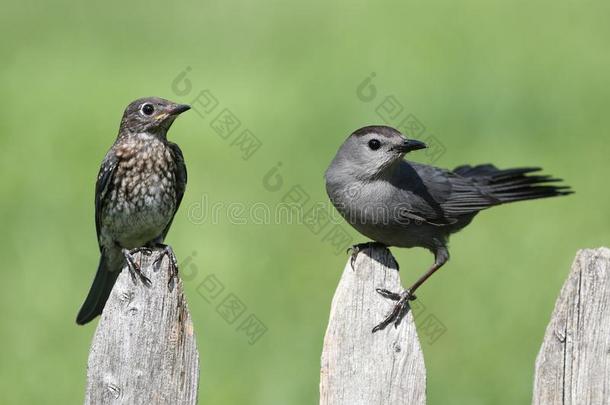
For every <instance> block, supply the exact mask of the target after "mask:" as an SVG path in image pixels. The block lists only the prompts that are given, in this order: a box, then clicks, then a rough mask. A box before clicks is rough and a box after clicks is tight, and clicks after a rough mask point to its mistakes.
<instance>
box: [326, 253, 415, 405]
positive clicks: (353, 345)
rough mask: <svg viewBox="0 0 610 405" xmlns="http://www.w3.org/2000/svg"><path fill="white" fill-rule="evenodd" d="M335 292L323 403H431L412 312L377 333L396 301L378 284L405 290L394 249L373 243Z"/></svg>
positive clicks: (352, 404)
mask: <svg viewBox="0 0 610 405" xmlns="http://www.w3.org/2000/svg"><path fill="white" fill-rule="evenodd" d="M354 267H355V269H352V268H351V265H350V262H349V259H348V262H347V265H346V266H345V270H344V271H343V275H342V277H341V280H340V282H339V286H338V287H337V291H336V292H335V296H334V298H333V301H332V307H331V311H330V319H329V322H328V328H327V330H326V336H325V337H324V347H323V351H322V367H321V371H320V404H322V405H344V404H345V405H359V404H361V405H393V404H400V405H404V404H409V405H418V404H425V402H426V369H425V365H424V356H423V353H422V350H421V347H420V344H419V340H418V337H417V332H416V330H415V323H414V322H413V317H412V314H411V313H409V314H407V316H405V318H404V319H403V321H402V324H401V325H400V326H399V327H398V328H394V326H393V325H390V326H388V327H387V328H386V329H384V330H382V331H379V332H376V333H374V334H373V333H371V330H372V329H373V327H374V326H375V325H376V324H377V323H379V322H380V321H381V320H382V319H383V317H384V316H385V315H387V314H388V313H389V312H390V310H391V309H392V306H393V302H391V301H389V300H387V299H384V298H383V297H382V296H381V295H379V294H378V293H377V292H376V291H375V289H376V288H385V289H387V290H390V291H397V292H399V291H402V287H401V284H400V277H399V275H398V271H397V270H396V265H395V261H394V258H393V257H392V254H391V253H390V251H389V250H387V249H383V248H368V249H366V250H365V251H364V252H361V253H360V254H359V255H358V258H357V259H356V262H355V264H354Z"/></svg>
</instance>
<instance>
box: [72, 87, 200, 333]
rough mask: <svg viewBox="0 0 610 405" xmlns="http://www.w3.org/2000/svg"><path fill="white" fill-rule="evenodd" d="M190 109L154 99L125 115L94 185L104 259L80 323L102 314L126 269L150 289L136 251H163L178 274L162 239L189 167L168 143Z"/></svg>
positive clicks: (137, 104)
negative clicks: (174, 126)
mask: <svg viewBox="0 0 610 405" xmlns="http://www.w3.org/2000/svg"><path fill="white" fill-rule="evenodd" d="M189 108H190V107H189V106H188V105H184V104H176V103H173V102H171V101H168V100H164V99H162V98H158V97H149V98H142V99H139V100H136V101H134V102H132V103H131V104H129V105H128V106H127V108H126V109H125V113H124V114H123V119H122V120H121V126H120V128H119V135H118V136H117V138H116V141H115V142H114V145H112V147H111V148H110V150H109V151H108V153H107V154H106V157H105V158H104V160H103V161H102V165H101V167H100V171H99V174H98V177H97V183H96V184H95V227H96V230H97V240H98V244H99V247H100V254H101V255H100V256H101V257H100V263H99V266H98V269H97V273H96V275H95V278H94V279H93V284H92V285H91V289H90V290H89V294H88V295H87V298H86V299H85V302H84V304H83V306H82V308H81V310H80V311H79V313H78V316H77V318H76V322H77V323H78V324H81V325H82V324H85V323H87V322H89V321H91V320H92V319H93V318H95V317H96V316H97V315H99V314H101V313H102V310H103V309H104V305H105V303H106V300H107V299H108V296H109V295H110V292H111V290H112V287H113V286H114V283H115V282H116V279H117V277H118V275H119V273H120V272H121V268H122V267H123V266H124V265H125V264H127V267H128V269H129V271H130V274H131V275H132V277H133V278H134V281H135V277H136V275H137V276H139V277H140V279H141V280H142V282H144V283H145V284H148V283H150V280H148V278H147V277H146V276H144V275H143V274H142V273H141V272H140V268H139V266H138V264H137V263H136V261H135V260H134V258H133V256H132V254H133V253H134V252H135V251H138V250H139V251H143V252H150V250H151V248H153V247H161V248H163V251H164V254H163V255H162V256H160V258H163V256H166V255H167V256H168V257H169V260H170V271H172V272H174V273H175V272H176V271H177V263H176V257H175V256H174V253H173V251H172V249H171V247H169V246H168V245H163V239H165V235H167V232H168V231H169V227H170V225H171V224H172V219H173V218H174V215H175V214H176V211H177V210H178V206H179V205H180V201H181V200H182V196H183V195H184V190H185V187H186V166H185V164H184V158H183V157H182V152H181V151H180V148H179V147H178V145H176V144H175V143H173V142H170V141H168V140H167V131H168V129H169V128H170V126H171V125H172V123H173V122H174V120H175V119H176V117H177V116H178V115H179V114H181V113H183V112H185V111H187V110H188V109H189ZM158 260H159V259H158ZM174 275H175V274H174ZM171 280H173V277H172V278H170V281H171Z"/></svg>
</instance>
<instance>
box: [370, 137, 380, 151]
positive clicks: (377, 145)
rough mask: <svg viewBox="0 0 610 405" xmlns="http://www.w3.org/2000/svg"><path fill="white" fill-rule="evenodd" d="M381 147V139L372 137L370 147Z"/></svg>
mask: <svg viewBox="0 0 610 405" xmlns="http://www.w3.org/2000/svg"><path fill="white" fill-rule="evenodd" d="M380 147H381V142H379V140H377V139H371V140H370V141H369V148H371V149H372V150H377V149H379V148H380Z"/></svg>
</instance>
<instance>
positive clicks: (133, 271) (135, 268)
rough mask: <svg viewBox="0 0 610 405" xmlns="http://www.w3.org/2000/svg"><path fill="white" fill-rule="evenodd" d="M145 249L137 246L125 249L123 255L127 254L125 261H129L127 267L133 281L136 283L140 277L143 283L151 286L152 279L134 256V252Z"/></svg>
mask: <svg viewBox="0 0 610 405" xmlns="http://www.w3.org/2000/svg"><path fill="white" fill-rule="evenodd" d="M144 250H145V249H144V248H136V249H132V250H127V249H123V256H125V261H126V262H127V269H128V270H129V275H130V276H131V281H133V283H134V284H137V278H139V279H140V281H142V284H144V285H145V286H146V287H150V286H151V285H152V283H151V282H150V279H149V278H148V277H146V276H145V275H144V274H143V273H142V269H141V268H140V265H139V264H138V263H136V261H135V260H134V258H133V254H134V253H138V252H144ZM149 250H150V249H149ZM136 276H137V277H136Z"/></svg>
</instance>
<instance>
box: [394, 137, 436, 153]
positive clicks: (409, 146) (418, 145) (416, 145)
mask: <svg viewBox="0 0 610 405" xmlns="http://www.w3.org/2000/svg"><path fill="white" fill-rule="evenodd" d="M427 147H428V145H426V144H425V143H423V142H421V141H417V140H415V139H405V140H404V141H403V143H402V145H398V146H395V147H394V149H395V150H397V151H399V152H401V153H407V152H411V151H414V150H418V149H425V148H427Z"/></svg>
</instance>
